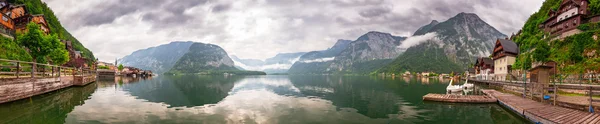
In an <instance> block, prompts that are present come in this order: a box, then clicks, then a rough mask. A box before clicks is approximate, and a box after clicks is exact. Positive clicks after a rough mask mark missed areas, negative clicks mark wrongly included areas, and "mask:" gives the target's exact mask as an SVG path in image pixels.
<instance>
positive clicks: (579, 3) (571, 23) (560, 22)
mask: <svg viewBox="0 0 600 124" xmlns="http://www.w3.org/2000/svg"><path fill="white" fill-rule="evenodd" d="M589 3H590V2H589V1H588V0H563V2H562V3H561V4H560V6H559V8H558V9H557V10H550V12H549V13H548V16H549V17H548V19H546V20H545V21H544V22H542V24H540V25H539V27H540V28H541V29H542V30H543V31H544V32H546V33H547V35H546V36H551V37H555V38H559V39H562V38H565V37H568V36H571V35H575V34H578V33H581V30H579V29H577V26H579V25H581V24H585V23H593V22H600V15H591V12H590V11H589V10H588V5H589Z"/></svg>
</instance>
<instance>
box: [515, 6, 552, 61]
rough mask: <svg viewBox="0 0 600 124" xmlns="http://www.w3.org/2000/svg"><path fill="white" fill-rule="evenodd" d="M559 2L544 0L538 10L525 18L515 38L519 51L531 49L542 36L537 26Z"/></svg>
mask: <svg viewBox="0 0 600 124" xmlns="http://www.w3.org/2000/svg"><path fill="white" fill-rule="evenodd" d="M561 3H562V0H546V1H544V3H543V4H542V7H541V8H540V10H539V11H538V12H536V13H533V14H532V15H531V16H530V17H529V19H527V22H525V25H524V26H523V29H522V32H521V34H520V35H519V36H517V37H516V38H515V42H516V43H517V45H519V48H520V49H521V51H527V50H529V49H531V47H532V46H534V45H535V43H537V41H539V39H542V38H543V36H544V33H543V32H542V30H541V29H540V28H539V27H538V26H539V25H540V24H542V23H543V22H544V21H546V19H548V13H549V12H550V9H554V10H556V9H557V8H558V7H559V6H560V4H561Z"/></svg>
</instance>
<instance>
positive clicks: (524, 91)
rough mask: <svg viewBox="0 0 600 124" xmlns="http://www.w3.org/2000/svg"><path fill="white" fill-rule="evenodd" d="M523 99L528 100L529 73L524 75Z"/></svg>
mask: <svg viewBox="0 0 600 124" xmlns="http://www.w3.org/2000/svg"><path fill="white" fill-rule="evenodd" d="M523 98H527V72H525V73H523Z"/></svg>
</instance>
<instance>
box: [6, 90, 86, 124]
mask: <svg viewBox="0 0 600 124" xmlns="http://www.w3.org/2000/svg"><path fill="white" fill-rule="evenodd" d="M95 91H96V83H91V84H88V85H86V86H83V87H71V88H66V89H60V90H57V91H53V92H50V93H46V94H43V95H38V96H34V97H32V98H30V99H23V100H18V101H14V102H10V103H5V104H0V124H29V123H31V124H62V123H65V118H66V117H67V114H69V113H70V112H71V111H73V109H75V106H80V105H83V104H84V103H85V101H86V100H88V99H90V98H89V97H90V96H91V95H92V93H94V92H95Z"/></svg>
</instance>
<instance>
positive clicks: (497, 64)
mask: <svg viewBox="0 0 600 124" xmlns="http://www.w3.org/2000/svg"><path fill="white" fill-rule="evenodd" d="M518 55H519V47H518V46H517V44H516V43H515V42H513V41H512V40H509V39H498V40H496V43H495V45H494V52H493V53H492V60H494V77H493V78H494V80H500V81H504V80H506V79H507V78H515V76H514V75H512V74H511V72H512V65H513V64H514V63H515V61H516V58H517V56H518Z"/></svg>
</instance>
